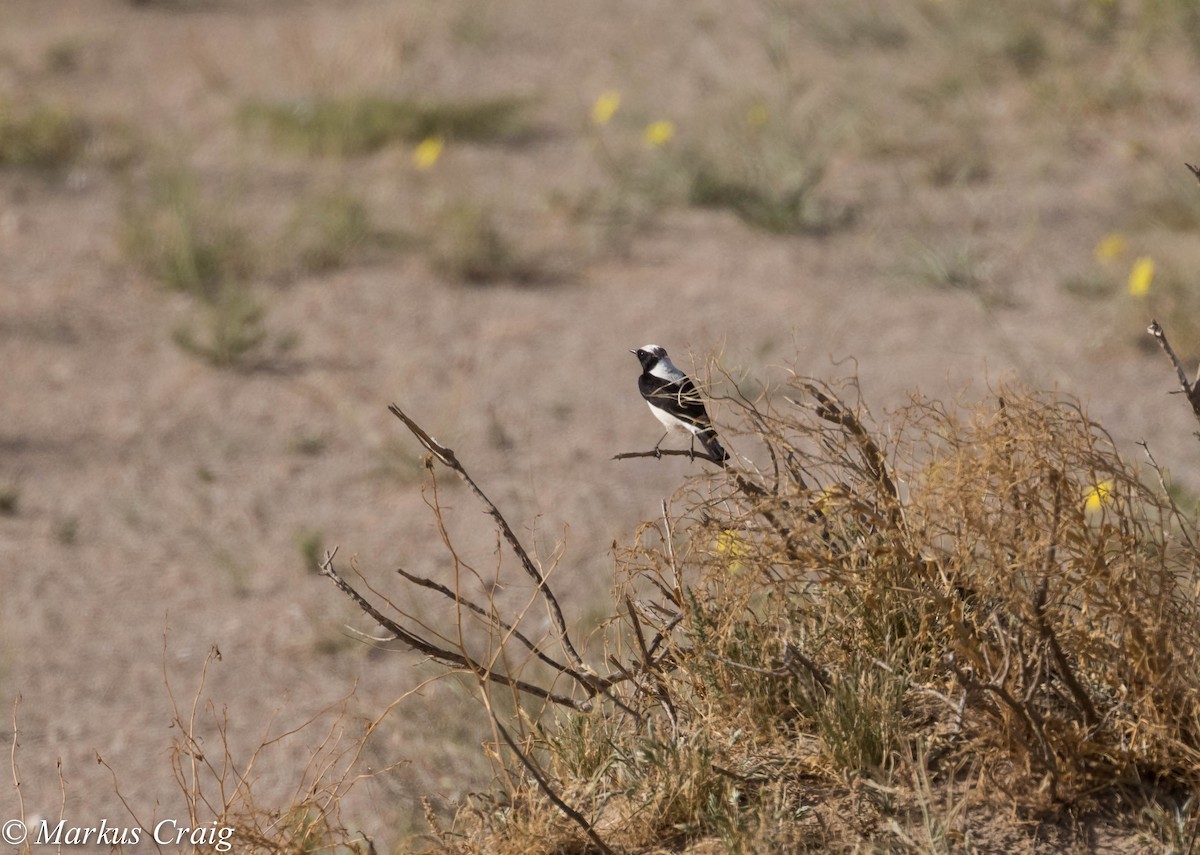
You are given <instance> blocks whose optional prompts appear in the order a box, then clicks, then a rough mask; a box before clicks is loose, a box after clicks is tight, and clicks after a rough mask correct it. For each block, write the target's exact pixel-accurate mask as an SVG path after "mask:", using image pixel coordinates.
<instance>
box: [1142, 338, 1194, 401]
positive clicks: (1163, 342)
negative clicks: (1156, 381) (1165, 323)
mask: <svg viewBox="0 0 1200 855" xmlns="http://www.w3.org/2000/svg"><path fill="white" fill-rule="evenodd" d="M1146 332H1148V333H1150V335H1152V336H1154V338H1155V340H1156V341H1157V342H1158V345H1159V347H1161V348H1162V349H1163V353H1165V354H1166V355H1167V358H1168V359H1170V360H1171V365H1172V366H1174V368H1175V374H1176V376H1178V377H1179V388H1180V389H1181V390H1182V391H1183V394H1184V396H1185V397H1186V398H1187V400H1188V403H1189V404H1191V406H1192V414H1193V415H1194V416H1195V417H1196V420H1197V421H1200V372H1197V375H1196V380H1195V381H1194V382H1193V381H1189V380H1188V378H1187V372H1186V371H1184V370H1183V363H1182V362H1180V361H1179V357H1178V356H1176V355H1175V350H1174V348H1172V347H1171V343H1170V342H1169V341H1167V334H1166V333H1165V332H1164V331H1163V328H1162V324H1160V323H1159V322H1158V321H1151V322H1150V326H1148V327H1146Z"/></svg>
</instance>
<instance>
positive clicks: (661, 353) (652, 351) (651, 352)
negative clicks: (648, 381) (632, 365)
mask: <svg viewBox="0 0 1200 855" xmlns="http://www.w3.org/2000/svg"><path fill="white" fill-rule="evenodd" d="M629 352H630V353H632V354H633V355H634V356H636V357H637V358H638V362H640V363H642V370H643V371H649V370H650V369H651V368H653V367H654V366H655V365H657V364H658V362H659V360H662V359H666V358H667V351H666V350H665V349H664V348H661V347H659V346H658V345H657V344H643V345H642V346H641V347H639V348H638V349H637V350H631V351H629Z"/></svg>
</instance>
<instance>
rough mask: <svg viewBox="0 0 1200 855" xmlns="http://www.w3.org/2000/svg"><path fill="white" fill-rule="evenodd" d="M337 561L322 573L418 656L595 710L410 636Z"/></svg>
mask: <svg viewBox="0 0 1200 855" xmlns="http://www.w3.org/2000/svg"><path fill="white" fill-rule="evenodd" d="M335 552H336V550H335ZM333 557H334V553H326V555H325V561H324V562H323V563H322V564H321V572H322V573H324V575H326V576H328V577H329V578H330V579H332V580H333V583H334V584H335V585H337V586H338V588H340V589H341V590H342V593H344V594H345V595H346V596H348V597H349V598H350V599H352V600H354V602H355V603H356V604H357V605H358V607H359V608H360V609H362V610H363V611H364V612H366V613H367V614H368V615H370V616H371V617H372V618H373V619H374V620H375V622H376V623H378V624H379V625H380V626H382V627H383V628H384V629H386V630H387V631H388V632H390V633H391V634H392V637H393V639H395V640H396V641H399V642H401V643H403V644H406V645H408V646H409V647H411V648H412V649H413V650H416V651H417V652H418V653H424V654H425V655H426V656H428V657H430V658H431V659H436V660H437V661H439V662H441V663H443V664H445V665H451V666H453V667H455V668H463V669H465V670H467V671H470V672H471V673H472V674H476V675H478V676H480V677H484V678H486V679H487V680H490V681H491V682H493V683H499V684H500V685H502V686H508V687H510V688H513V689H517V690H519V691H521V692H525V693H526V694H529V695H533V696H534V697H537V698H542V699H544V700H547V701H550V702H552V703H555V704H559V705H561V706H566V707H572V708H573V709H578V710H588V709H591V704H590V703H588V702H587V701H578V700H575V699H574V698H568V697H566V696H565V695H559V694H556V693H554V692H550V691H548V690H546V689H543V688H542V687H541V686H536V685H534V684H533V683H528V682H526V681H524V680H518V679H516V678H515V677H509V676H508V675H506V674H501V673H498V672H496V671H494V670H492V669H491V668H488V667H487V666H485V665H484V664H482V663H481V662H478V661H476V660H475V659H474V658H473V657H471V656H468V655H467V654H466V653H464V652H461V651H455V650H448V649H446V648H444V647H439V646H437V645H435V644H431V643H430V642H429V641H427V640H426V639H424V638H422V637H421V636H419V635H416V634H414V633H412V632H409V631H408V630H407V629H405V628H404V627H403V626H401V625H400V624H398V623H396V621H394V620H392V619H391V618H390V617H388V616H387V615H385V614H384V613H383V612H381V611H379V609H377V608H375V606H373V605H372V604H371V603H370V602H368V601H367V599H366V598H365V597H363V595H362V594H360V593H359V592H358V591H357V590H355V589H354V587H353V586H352V585H351V584H350V583H349V582H347V581H346V580H345V579H343V578H342V577H341V575H340V574H339V573H338V572H337V570H336V569H335V568H334V566H333Z"/></svg>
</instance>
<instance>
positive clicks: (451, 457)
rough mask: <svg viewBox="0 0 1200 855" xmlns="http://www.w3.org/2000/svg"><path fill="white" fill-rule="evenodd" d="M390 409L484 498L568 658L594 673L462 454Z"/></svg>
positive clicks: (555, 603) (540, 578) (550, 594)
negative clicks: (462, 460)
mask: <svg viewBox="0 0 1200 855" xmlns="http://www.w3.org/2000/svg"><path fill="white" fill-rule="evenodd" d="M388 410H389V411H390V412H391V414H392V415H394V416H395V417H396V418H398V419H400V421H402V422H404V425H405V427H407V428H408V429H409V431H411V432H412V434H413V436H415V437H416V438H417V439H418V440H419V441H420V443H421V445H423V446H425V448H427V449H428V450H429V451H430V453H432V454H433V456H434V457H436V458H437V459H438V460H439V461H441V463H442V464H443V465H445V466H448V467H449V468H451V469H453V470H454V471H455V472H457V473H458V475H459V477H460V478H462V479H463V481H464V482H465V483H466V485H467V486H468V487H470V488H471V492H472V493H474V494H475V495H476V497H478V498H479V500H480V501H481V502H483V504H484V507H485V508H486V509H487V513H488V516H490V517H491V518H492V519H493V520H494V521H495V523H496V527H497V528H498V529H499V530H500V533H501V534H502V535H503V536H504V539H505V540H506V541H508V545H509V547H510V548H511V549H512V551H513V554H514V555H516V556H517V560H518V561H520V562H521V567H522V568H523V569H524V570H525V572H526V573H527V574H529V576H530V577H531V578H532V579H533V580H534V582H536V583H537V591H538V592H539V593H540V594H541V595H542V597H543V598H544V599H545V601H546V605H547V606H548V607H549V609H550V616H551V619H552V620H553V621H554V625H555V628H556V629H557V631H558V638H559V641H560V642H561V643H562V646H563V650H564V651H565V652H566V654H567V658H568V659H570V660H571V664H572V665H574V666H575V668H576V669H578V670H579V671H582V672H584V673H592V669H591V668H589V667H588V666H587V664H586V663H585V662H584V661H583V657H581V656H580V655H579V653H578V651H576V649H575V645H574V644H572V643H571V636H570V634H569V633H568V632H567V621H566V618H564V617H563V612H562V608H561V607H560V606H559V604H558V598H557V597H555V596H554V592H553V591H551V590H550V588H549V586H548V585H547V584H546V578H545V577H544V576H543V575H542V573H541V571H540V570H538V568H537V566H536V565H534V563H533V559H531V558H530V557H529V553H528V552H526V551H525V547H524V546H522V545H521V541H519V540H518V539H517V536H516V534H514V533H513V530H512V528H511V527H510V526H509V524H508V520H506V519H505V518H504V515H503V514H501V513H500V509H499V508H497V507H496V506H495V505H494V504H493V503H492V500H491V499H489V498H488V497H487V496H486V495H485V494H484V492H483V491H482V490H481V489H479V485H478V484H476V483H475V481H474V480H473V479H472V478H471V476H470V475H468V474H467V470H466V469H464V468H463V465H462V464H461V463H459V462H458V458H457V457H456V456H455V454H454V451H453V450H452V449H450V448H447V447H446V446H444V445H441V444H440V443H439V442H438V441H437V440H435V439H434V438H433V437H431V436H430V435H429V434H428V433H426V432H425V430H424V429H423V428H422V427H421V426H420V425H419V424H417V423H416V422H414V421H413V420H412V419H411V418H409V417H408V416H407V415H406V414H405V413H404V411H403V410H401V409H400V408H399V407H397V406H396V405H395V404H390V405H389V406H388Z"/></svg>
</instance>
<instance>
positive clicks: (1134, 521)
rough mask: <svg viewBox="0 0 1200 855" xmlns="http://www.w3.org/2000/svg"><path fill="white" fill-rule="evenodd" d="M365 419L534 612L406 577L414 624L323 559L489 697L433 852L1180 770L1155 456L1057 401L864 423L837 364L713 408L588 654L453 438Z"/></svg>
mask: <svg viewBox="0 0 1200 855" xmlns="http://www.w3.org/2000/svg"><path fill="white" fill-rule="evenodd" d="M731 385H733V384H731ZM393 412H394V413H395V414H396V415H397V416H398V417H399V418H401V419H402V420H404V421H405V423H406V425H407V426H408V427H409V429H410V430H411V431H412V432H413V433H414V435H416V436H417V437H418V438H419V439H420V440H421V442H422V443H423V444H424V445H425V447H426V448H427V449H428V450H429V451H430V453H431V455H432V459H436V460H438V461H440V462H441V463H442V464H444V465H446V466H448V467H449V468H451V469H453V470H454V471H456V472H457V474H459V476H460V477H462V478H463V479H464V480H465V481H466V482H467V483H468V485H469V486H470V487H471V488H472V489H473V490H474V491H475V492H476V495H477V496H478V497H479V498H480V499H481V500H482V501H483V502H484V503H485V506H487V507H488V509H489V513H490V514H491V515H492V517H493V519H494V521H496V524H497V526H498V528H499V529H500V531H501V532H502V534H503V537H504V539H505V540H506V541H507V543H508V545H509V547H510V548H511V549H512V551H513V552H514V554H516V556H517V557H518V559H519V562H520V564H521V566H522V568H523V569H524V571H525V572H526V573H527V574H528V575H529V576H530V577H531V578H532V579H533V580H534V582H535V594H534V596H535V600H540V601H541V605H543V606H545V607H546V608H545V611H546V613H547V614H548V615H549V621H548V624H546V625H548V626H549V627H550V629H549V631H548V632H546V633H542V634H533V633H531V632H530V633H527V632H525V631H523V630H522V629H521V623H522V620H524V619H525V618H526V616H527V614H528V613H530V612H531V611H532V605H533V602H532V601H531V603H530V604H529V605H527V606H526V607H525V608H524V609H522V610H520V611H519V613H518V614H516V615H512V614H510V615H507V616H505V615H504V614H503V613H502V611H501V609H500V607H499V606H498V604H497V603H496V602H495V601H490V602H487V603H474V602H470V601H469V600H468V599H467V598H466V597H465V596H464V595H463V594H462V591H461V590H460V589H458V588H450V587H446V586H444V585H441V584H440V583H436V582H434V581H433V580H427V579H421V578H419V577H414V576H412V575H411V574H407V573H405V574H404V576H405V578H406V579H407V580H408V582H409V583H410V584H413V585H415V586H418V587H421V588H425V589H433V590H435V591H437V592H438V593H439V594H440V595H441V596H442V597H443V598H444V599H445V600H447V601H448V602H450V603H452V604H453V606H454V607H455V609H456V610H457V615H458V620H459V622H460V627H459V631H457V632H454V631H443V632H440V633H438V634H436V635H435V634H431V633H430V632H429V631H428V629H427V628H424V627H422V626H421V625H420V624H419V623H417V622H414V621H413V620H412V619H411V618H409V617H407V616H405V615H404V614H403V613H397V614H384V613H383V611H382V610H381V608H380V607H379V606H377V605H373V604H372V603H370V602H369V601H368V600H367V599H366V598H365V597H363V596H362V595H361V594H359V593H358V592H357V590H355V589H354V587H353V586H351V585H350V584H349V583H348V582H347V581H346V580H345V579H344V578H342V576H341V575H340V574H339V573H338V572H337V570H336V569H335V567H334V563H333V559H332V556H331V557H330V559H329V560H328V561H327V562H326V565H325V566H326V572H327V573H328V574H329V575H330V576H332V577H333V578H334V579H335V581H336V582H337V583H338V584H339V585H340V586H341V587H342V588H343V590H346V591H347V593H349V594H350V595H351V596H353V597H355V599H356V601H358V602H359V604H360V606H362V607H363V608H364V609H366V610H367V611H368V613H369V614H371V615H372V617H374V618H375V619H376V620H378V621H379V622H380V624H381V625H382V626H384V627H385V628H386V629H387V630H388V631H389V632H390V633H391V634H392V635H393V636H394V637H395V638H398V639H401V640H403V641H405V642H406V643H408V644H409V645H410V646H412V647H413V648H415V649H417V650H419V651H420V652H422V653H424V654H425V655H427V656H431V657H432V658H434V659H435V660H438V661H440V662H442V663H443V664H444V665H445V666H446V667H447V668H448V669H449V670H451V671H458V672H467V673H470V674H472V675H473V676H474V677H475V678H476V680H477V681H478V688H479V694H480V698H481V700H482V701H483V703H484V704H485V706H486V708H487V709H488V711H489V712H490V713H491V715H492V720H493V724H494V730H495V734H496V740H495V745H494V746H493V749H492V750H493V751H494V758H495V760H496V763H497V767H498V770H499V771H500V775H499V776H498V780H500V781H502V782H503V785H502V786H501V787H499V789H498V790H497V792H495V793H493V794H492V795H491V796H490V797H487V798H483V799H479V798H477V799H476V801H475V802H474V803H473V804H469V805H466V806H464V809H463V811H462V812H461V813H460V815H459V818H458V820H457V822H456V823H455V824H454V827H453V828H452V829H450V830H447V829H441V828H437V827H435V829H434V839H435V840H436V841H437V846H438V848H440V849H442V850H444V851H454V852H464V853H465V852H479V851H488V852H509V851H511V852H518V851H519V852H582V851H600V852H611V851H619V850H633V849H644V848H645V847H672V848H676V849H678V848H681V847H684V846H686V845H688V843H689V842H691V841H695V840H701V839H717V840H720V841H722V843H723V845H725V846H727V847H736V848H742V849H746V850H748V851H759V850H772V849H776V848H778V847H780V846H788V847H801V846H807V847H813V846H815V847H817V848H818V849H822V848H824V847H827V846H830V845H835V844H836V840H838V839H840V840H843V841H844V840H845V839H846V838H845V832H846V829H845V828H841V829H839V828H838V827H836V826H837V825H838V823H834V822H832V821H831V818H830V816H828V815H827V814H822V811H821V810H820V805H821V803H822V802H823V801H826V800H829V799H831V798H834V797H836V796H839V795H846V794H855V793H858V794H862V793H866V794H867V795H868V796H869V797H868V798H852V799H851V801H850V802H849V803H850V804H852V805H854V808H853V812H852V813H853V815H852V816H850V817H849V818H846V817H843V818H842V819H840V820H839V822H840V823H841V825H842V826H848V829H849V833H850V834H851V835H852V836H853V835H857V836H859V837H862V838H872V837H875V836H877V835H880V834H885V835H886V833H888V829H889V828H890V829H891V833H893V834H894V837H895V840H896V841H899V842H901V843H903V842H904V841H909V842H910V843H911V842H912V840H913V836H912V834H910V832H911V830H912V829H911V826H912V825H913V824H914V823H915V824H916V825H918V826H921V827H923V829H924V832H923V833H924V837H925V838H926V839H927V840H932V839H933V838H934V837H936V838H937V839H938V840H941V841H943V842H946V841H949V842H954V841H960V842H961V840H962V839H964V835H968V834H969V827H968V825H969V823H968V814H969V811H968V810H966V807H965V806H966V804H967V802H966V801H964V802H962V803H961V804H959V803H952V802H953V800H951V802H948V803H947V804H948V806H947V807H946V809H944V810H942V811H940V813H939V812H937V811H935V810H934V807H935V806H934V805H933V804H931V802H933V801H935V800H938V799H941V798H942V796H943V795H944V794H952V793H954V792H956V791H959V790H962V789H963V788H964V787H965V788H967V790H968V791H969V793H970V796H969V798H970V799H971V800H977V799H981V800H987V799H993V800H994V799H996V798H1002V799H1003V800H1004V801H1005V802H1006V803H1009V804H1011V805H1015V806H1016V807H1017V808H1019V809H1020V808H1024V809H1030V810H1034V811H1040V812H1042V814H1041V815H1054V813H1055V812H1063V811H1076V812H1078V811H1087V810H1089V809H1091V808H1093V807H1094V806H1095V805H1096V804H1098V803H1101V802H1105V801H1106V800H1107V801H1108V802H1111V801H1112V799H1111V798H1109V797H1112V796H1119V795H1121V794H1129V793H1135V792H1136V793H1142V794H1145V793H1146V792H1148V791H1149V790H1151V789H1152V788H1154V787H1158V788H1160V789H1166V790H1171V791H1174V792H1176V793H1178V792H1184V793H1195V792H1197V791H1200V771H1198V770H1200V625H1198V623H1197V621H1196V615H1197V614H1198V613H1200V611H1198V609H1197V606H1198V605H1200V602H1198V600H1200V588H1198V581H1197V574H1196V568H1197V566H1200V561H1198V559H1200V553H1198V551H1197V547H1196V545H1195V543H1194V541H1193V539H1192V535H1191V525H1190V523H1189V521H1188V520H1186V519H1185V518H1184V517H1183V516H1182V515H1181V514H1180V512H1179V511H1178V509H1177V508H1176V507H1175V505H1174V504H1173V502H1172V500H1171V499H1170V498H1169V496H1168V495H1167V492H1166V490H1165V488H1164V487H1163V484H1164V482H1163V480H1162V479H1163V473H1161V472H1157V473H1156V476H1157V477H1155V478H1153V479H1152V482H1151V483H1149V484H1148V483H1146V481H1144V480H1143V475H1144V474H1148V473H1149V472H1150V470H1155V469H1156V468H1157V467H1156V464H1154V463H1153V460H1151V462H1150V464H1148V467H1149V468H1148V469H1147V470H1146V471H1145V472H1139V471H1137V470H1135V469H1134V468H1133V467H1132V466H1130V465H1129V464H1128V463H1127V462H1126V461H1124V460H1123V459H1122V457H1121V456H1120V455H1119V454H1118V453H1117V451H1116V449H1115V448H1114V445H1113V442H1112V440H1111V438H1110V437H1109V436H1108V435H1107V434H1106V433H1105V432H1104V431H1103V429H1102V428H1100V427H1099V426H1098V425H1097V424H1095V423H1094V422H1092V421H1091V420H1090V419H1089V418H1088V417H1087V415H1086V413H1084V412H1083V410H1082V409H1081V408H1080V406H1079V405H1078V404H1076V403H1075V402H1072V401H1070V400H1065V399H1062V398H1060V397H1055V396H1049V395H1043V394H1037V393H1034V392H1031V391H1029V390H1026V389H1023V388H1017V387H1011V388H1003V389H1001V390H999V392H998V393H997V394H996V395H995V396H994V397H992V398H989V399H988V400H985V401H983V402H982V403H980V404H979V405H977V406H975V407H973V408H970V409H964V408H960V407H950V406H945V405H943V404H941V403H939V402H936V401H930V400H926V399H921V398H914V399H913V400H912V401H911V402H910V403H909V404H908V405H907V406H906V407H903V408H901V409H900V410H898V411H897V412H894V413H891V414H889V417H888V420H887V423H886V424H885V425H877V424H875V423H874V421H873V420H872V418H871V416H870V414H869V411H868V410H867V408H866V407H865V405H864V404H863V403H862V402H861V401H860V399H859V395H858V391H857V387H856V386H855V384H854V383H852V382H850V383H846V384H844V385H843V387H841V388H838V389H836V390H835V389H833V388H831V387H829V386H827V385H825V384H823V383H820V382H818V381H813V380H807V379H804V378H799V377H792V378H790V380H789V381H788V382H787V383H786V384H784V388H782V389H780V390H777V391H775V392H773V393H771V394H769V395H765V396H763V397H762V398H761V399H760V400H754V401H752V400H750V399H748V398H746V397H742V396H738V397H736V398H734V399H731V400H728V401H726V402H725V413H726V415H729V414H732V415H733V418H731V419H727V422H728V424H727V425H726V426H725V427H724V429H723V430H724V433H725V435H726V436H729V437H733V438H734V439H733V441H734V444H735V445H741V446H744V447H746V448H747V449H748V451H747V452H746V453H745V454H744V456H743V457H742V463H741V466H740V467H736V468H735V467H731V468H730V469H729V470H716V468H715V467H714V471H713V472H712V473H711V474H709V475H706V476H702V477H697V478H693V479H692V480H690V481H689V482H687V483H686V484H685V486H684V487H683V488H682V489H681V490H680V491H679V493H678V494H677V495H676V496H675V497H674V499H673V500H672V501H671V502H670V504H667V503H664V505H663V513H662V516H661V518H660V519H657V520H654V521H650V522H647V523H645V524H644V525H643V526H642V527H641V528H640V529H639V531H638V532H637V535H636V537H635V538H634V541H633V543H632V545H631V546H629V547H628V548H627V549H625V550H624V551H623V552H621V553H620V554H619V556H618V566H619V568H621V575H620V578H619V579H618V585H617V590H616V592H615V598H614V608H613V612H612V615H611V617H610V619H609V620H608V622H607V623H606V624H605V626H604V627H603V628H602V630H601V634H602V639H601V641H602V644H600V643H597V644H594V645H592V646H591V647H584V646H579V645H576V644H575V643H574V642H573V640H572V639H571V636H570V627H569V624H568V622H567V620H566V618H565V617H564V616H563V612H562V609H561V607H560V606H559V604H558V601H557V598H556V596H555V594H554V592H553V590H552V589H551V587H550V583H549V579H548V577H547V575H545V574H543V573H542V572H540V571H539V570H538V567H537V565H536V564H535V562H533V560H532V559H531V558H530V556H529V555H528V553H526V551H525V549H524V547H523V546H522V544H521V543H520V541H519V540H518V539H517V538H516V536H515V534H513V532H512V530H511V528H509V527H508V525H507V523H506V522H505V521H504V520H503V516H502V515H501V514H500V512H499V510H498V509H497V508H496V507H495V506H494V505H493V504H492V503H491V502H490V500H488V499H487V498H486V496H485V495H484V494H483V492H482V490H480V489H479V487H478V486H477V485H475V483H474V482H473V481H472V480H471V478H470V476H469V475H468V474H467V472H466V469H465V468H464V467H463V465H462V464H461V462H460V461H459V460H458V458H457V457H456V456H455V454H454V452H453V451H451V450H450V449H447V448H445V447H444V446H441V445H439V444H438V443H437V442H436V441H435V440H433V439H432V438H431V437H429V436H428V434H426V433H425V432H424V431H423V430H422V429H420V427H419V426H417V425H416V423H415V422H414V421H413V420H412V419H410V418H409V417H408V416H407V415H405V414H404V413H402V412H401V411H399V410H398V409H395V408H393ZM430 465H431V466H432V462H431V463H430ZM433 504H434V508H435V512H436V513H437V515H438V518H439V522H440V521H441V510H440V507H439V506H438V505H437V503H436V501H435V502H434V503H433ZM442 530H443V532H444V531H445V529H444V527H443V529H442ZM447 546H450V547H451V549H452V545H451V544H450V543H449V542H447ZM463 620H467V621H468V622H473V623H474V624H475V625H476V627H477V628H478V627H479V626H482V633H477V634H476V635H474V636H473V635H471V634H470V633H466V634H464V633H463V632H462V631H461V623H462V621H463ZM600 647H602V649H603V654H602V655H601V656H600V657H599V658H598V659H596V661H593V662H587V661H585V658H584V657H583V656H582V655H581V654H580V653H579V652H578V651H579V650H585V651H587V650H589V649H591V650H594V649H598V648H600ZM922 794H924V796H922ZM844 807H845V804H843V808H842V809H841V811H840V812H841V813H843V814H845V813H846V811H845V810H844ZM889 817H890V818H892V819H888V818H889ZM895 817H900V818H901V820H902V821H900V822H897V821H896V820H895V819H894V818H895ZM885 820H887V821H886V822H885ZM906 828H907V829H908V830H907V831H906V830H905V829H906Z"/></svg>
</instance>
